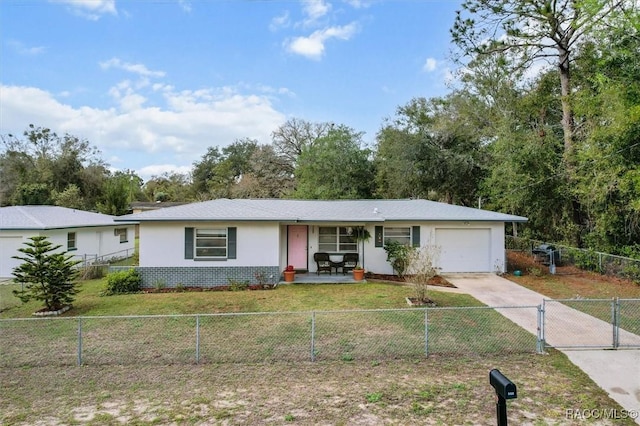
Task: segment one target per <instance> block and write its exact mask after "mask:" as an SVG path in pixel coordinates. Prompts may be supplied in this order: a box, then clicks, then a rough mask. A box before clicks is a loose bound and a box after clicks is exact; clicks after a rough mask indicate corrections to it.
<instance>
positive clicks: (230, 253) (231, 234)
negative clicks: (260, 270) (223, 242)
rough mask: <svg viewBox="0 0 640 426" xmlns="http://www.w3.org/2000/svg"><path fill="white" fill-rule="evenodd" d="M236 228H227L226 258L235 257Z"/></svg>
mask: <svg viewBox="0 0 640 426" xmlns="http://www.w3.org/2000/svg"><path fill="white" fill-rule="evenodd" d="M237 245H238V244H237V228H236V227H231V228H227V259H235V258H236V247H237Z"/></svg>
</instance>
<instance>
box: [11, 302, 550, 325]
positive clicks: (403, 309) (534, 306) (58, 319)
mask: <svg viewBox="0 0 640 426" xmlns="http://www.w3.org/2000/svg"><path fill="white" fill-rule="evenodd" d="M538 307H539V306H536V305H511V306H450V307H424V308H400V309H353V310H338V311H278V312H227V313H212V314H206V313H203V314H159V315H95V316H93V315H91V316H89V315H84V316H70V317H34V318H0V322H10V321H70V320H91V319H147V318H149V319H152V318H196V317H239V316H275V315H313V314H353V313H379V312H424V311H442V310H450V311H455V310H486V309H538Z"/></svg>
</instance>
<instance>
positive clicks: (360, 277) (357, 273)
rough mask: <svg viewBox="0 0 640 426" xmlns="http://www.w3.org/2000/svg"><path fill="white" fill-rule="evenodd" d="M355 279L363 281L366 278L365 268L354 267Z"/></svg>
mask: <svg viewBox="0 0 640 426" xmlns="http://www.w3.org/2000/svg"><path fill="white" fill-rule="evenodd" d="M353 279H354V280H356V281H362V280H363V279H364V269H354V270H353Z"/></svg>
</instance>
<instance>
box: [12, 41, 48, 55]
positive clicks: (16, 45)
mask: <svg viewBox="0 0 640 426" xmlns="http://www.w3.org/2000/svg"><path fill="white" fill-rule="evenodd" d="M7 46H9V47H10V48H11V49H13V50H14V51H15V52H17V53H18V54H20V55H24V56H35V55H39V54H41V53H43V52H44V51H45V48H44V47H43V46H27V45H25V44H24V43H22V42H21V41H18V40H7Z"/></svg>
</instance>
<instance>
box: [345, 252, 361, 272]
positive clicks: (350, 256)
mask: <svg viewBox="0 0 640 426" xmlns="http://www.w3.org/2000/svg"><path fill="white" fill-rule="evenodd" d="M358 260H359V257H358V253H345V254H344V257H343V258H342V265H341V267H342V273H343V274H346V273H347V271H353V269H354V268H355V267H356V265H357V264H358Z"/></svg>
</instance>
